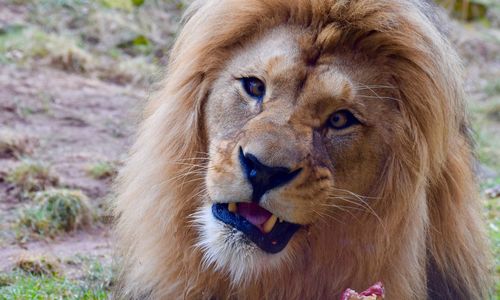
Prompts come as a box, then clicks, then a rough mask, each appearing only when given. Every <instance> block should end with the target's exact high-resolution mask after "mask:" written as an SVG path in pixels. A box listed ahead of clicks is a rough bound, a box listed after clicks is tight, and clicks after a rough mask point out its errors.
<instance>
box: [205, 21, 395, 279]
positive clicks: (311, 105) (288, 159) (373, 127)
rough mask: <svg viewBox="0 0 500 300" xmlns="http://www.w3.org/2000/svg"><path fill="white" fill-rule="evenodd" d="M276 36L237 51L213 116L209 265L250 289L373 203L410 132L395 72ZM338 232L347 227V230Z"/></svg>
mask: <svg viewBox="0 0 500 300" xmlns="http://www.w3.org/2000/svg"><path fill="white" fill-rule="evenodd" d="M311 41H312V36H311V35H310V34H309V33H308V32H305V31H303V30H299V29H294V28H284V27H280V28H275V29H273V30H271V31H269V32H267V33H265V34H263V35H260V36H256V37H255V38H254V39H252V40H251V41H249V42H248V43H246V44H244V45H241V46H238V47H236V48H235V49H234V50H233V52H232V57H231V59H230V60H229V61H228V63H227V65H226V66H225V67H224V68H223V71H222V72H220V74H219V76H218V78H217V80H216V81H215V83H214V85H213V86H212V88H211V90H210V96H209V97H208V101H207V104H206V106H205V111H204V112H205V116H206V117H205V127H206V131H207V135H208V141H209V144H208V149H209V163H208V167H207V173H206V187H207V191H208V199H207V201H206V205H205V206H204V207H203V208H201V210H200V211H199V213H198V214H197V218H198V221H199V223H200V224H201V225H200V233H201V234H200V242H199V245H201V246H202V247H203V248H204V252H205V256H206V259H207V260H208V261H209V262H210V263H214V264H215V265H216V266H218V267H220V268H226V269H227V270H229V271H230V273H231V274H232V276H233V279H234V280H241V279H246V278H248V277H249V275H250V274H258V273H259V272H261V271H264V270H266V269H272V268H273V267H274V266H276V264H278V263H280V262H281V261H283V260H285V259H287V258H289V257H291V256H294V257H295V256H297V255H301V253H300V251H294V249H299V248H300V247H301V245H304V244H306V243H309V246H311V247H314V245H311V243H314V241H313V242H311V240H308V238H307V235H308V234H309V235H310V234H311V232H312V233H314V232H322V231H326V230H329V229H328V228H329V226H334V225H335V224H336V223H335V222H336V219H337V220H338V219H342V216H345V215H348V214H349V211H350V209H358V210H369V209H370V203H369V202H370V201H374V199H373V198H371V197H370V195H374V194H375V190H376V189H377V179H379V178H380V177H381V175H382V173H383V172H384V165H385V162H386V161H387V160H388V159H390V153H391V149H390V146H389V145H391V144H397V141H393V140H391V139H394V138H395V136H397V134H396V132H397V131H398V130H400V129H399V128H401V127H402V126H400V122H401V119H400V113H399V110H398V104H397V98H398V95H397V94H396V93H397V90H396V89H395V88H394V87H393V84H391V78H390V75H387V74H390V72H389V71H388V70H387V69H386V66H385V65H384V61H383V60H382V59H378V58H377V57H369V56H367V55H364V54H363V53H357V52H356V51H352V50H351V51H347V50H346V49H332V50H331V51H328V52H325V51H322V54H321V55H319V54H318V53H319V52H318V51H316V50H315V49H313V48H312V47H311V46H310V45H311V44H312V43H311ZM337 224H338V223H337Z"/></svg>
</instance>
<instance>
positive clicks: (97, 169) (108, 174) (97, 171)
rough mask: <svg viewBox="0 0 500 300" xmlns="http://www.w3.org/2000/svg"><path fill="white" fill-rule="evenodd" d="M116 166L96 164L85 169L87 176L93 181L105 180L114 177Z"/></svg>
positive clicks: (106, 163)
mask: <svg viewBox="0 0 500 300" xmlns="http://www.w3.org/2000/svg"><path fill="white" fill-rule="evenodd" d="M116 173H117V170H116V166H115V165H114V164H112V163H110V162H97V163H95V164H92V165H90V166H89V167H88V168H87V174H88V175H89V176H90V177H92V178H94V179H99V180H101V179H107V178H113V177H115V176H116Z"/></svg>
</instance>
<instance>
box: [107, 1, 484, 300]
mask: <svg viewBox="0 0 500 300" xmlns="http://www.w3.org/2000/svg"><path fill="white" fill-rule="evenodd" d="M426 9H427V10H431V9H432V8H429V7H425V5H424V4H418V3H416V2H412V1H396V0H394V1H393V0H384V1H380V0H358V1H340V0H339V1H333V0H328V1H325V0H308V1H306V0H297V1H289V0H245V1H237V0H209V1H196V2H195V3H194V4H193V5H192V6H191V8H190V9H189V10H188V12H187V15H186V19H185V25H184V28H183V30H182V31H181V33H180V35H179V37H178V40H177V43H176V44H175V47H174V49H173V51H172V54H171V61H170V64H169V70H168V74H167V77H166V80H165V82H164V88H163V89H162V90H161V91H160V92H159V93H158V94H157V95H156V97H155V98H154V99H153V100H152V101H151V103H150V104H149V105H148V107H147V109H146V111H145V115H144V121H143V123H142V125H141V128H140V131H139V135H138V139H137V142H136V143H135V146H134V147H133V150H132V154H131V157H130V160H129V161H128V162H127V165H126V167H125V168H124V170H123V171H122V173H121V177H120V183H119V197H118V199H117V200H116V203H115V212H116V215H117V217H118V221H117V224H116V232H117V237H118V245H119V250H120V252H119V254H120V256H121V257H122V259H123V262H122V273H121V276H120V282H119V288H118V289H117V291H116V297H117V298H135V299H147V298H151V299H178V298H188V299H213V298H216V299H227V298H237V299H338V298H339V295H340V293H341V292H342V291H343V290H344V289H346V288H348V287H350V288H354V289H358V290H362V289H364V288H366V287H367V286H369V285H371V284H373V283H374V282H376V281H379V280H380V281H382V282H383V283H384V285H385V287H386V292H387V298H388V299H425V298H426V297H427V294H428V291H427V282H426V281H427V267H428V265H429V264H430V262H433V264H434V265H435V268H436V269H437V272H440V273H442V274H445V277H446V281H447V282H448V283H449V284H450V285H451V286H454V287H458V288H459V293H460V294H459V295H460V296H462V297H467V299H484V298H485V297H486V295H487V288H488V285H489V283H490V281H489V274H488V256H489V255H488V250H487V246H486V242H485V235H484V232H483V224H482V222H481V218H480V208H479V201H478V199H477V192H476V185H475V182H474V178H473V172H472V169H473V166H472V165H473V156H472V153H471V145H470V143H469V141H468V137H467V136H466V130H467V120H466V116H465V112H464V104H463V98H464V95H463V91H462V87H461V85H462V83H461V75H460V74H461V69H460V65H459V63H458V59H457V57H456V54H455V52H454V51H453V49H452V48H451V46H450V45H449V44H448V42H447V41H446V39H445V38H444V36H443V35H442V34H441V33H439V32H438V30H436V27H435V26H434V25H433V24H432V23H431V20H430V19H429V17H428V16H426V15H425V14H424V12H423V11H425V10H426ZM238 72H239V73H241V74H235V73H238ZM233 75H244V76H257V75H258V76H260V77H264V78H266V84H267V86H268V88H269V89H270V90H268V93H269V94H270V95H271V96H270V98H269V99H267V100H265V101H264V104H263V106H262V107H258V106H257V105H256V104H255V103H253V102H251V101H248V99H245V98H244V96H243V94H242V93H241V91H239V90H238V88H239V87H238V85H237V81H235V80H233V79H232V76H233ZM342 108H349V109H352V110H355V111H357V112H359V115H360V118H361V119H363V120H362V121H363V122H364V124H365V125H364V126H356V127H355V128H353V129H349V131H348V132H347V133H346V134H342V135H339V134H338V133H335V132H332V131H330V130H327V129H324V127H322V126H323V124H324V123H325V121H326V119H327V118H328V116H329V115H330V114H331V113H332V112H334V111H335V110H338V109H342ZM239 146H241V147H244V148H245V151H250V152H252V153H255V154H257V156H258V157H259V159H262V160H263V161H264V162H265V163H266V164H269V165H274V166H286V167H289V168H291V169H294V168H298V167H300V168H303V171H302V172H301V174H300V176H299V177H298V178H296V179H294V181H292V182H291V183H290V184H289V185H287V186H284V187H282V188H280V189H277V190H273V191H271V192H269V193H268V194H266V196H265V197H264V198H263V200H262V204H261V205H263V206H264V207H265V208H267V209H269V210H270V211H272V212H273V213H275V214H276V215H278V216H280V217H283V218H284V219H286V220H287V221H291V222H294V223H299V224H303V225H304V226H303V228H302V229H300V230H299V232H297V233H296V235H295V236H294V237H293V238H292V240H291V242H290V244H289V245H288V246H287V248H285V249H284V250H283V251H282V252H281V253H279V254H275V255H270V254H264V253H260V252H259V251H260V250H259V249H257V248H255V247H252V246H244V245H243V244H241V245H240V244H238V245H237V246H235V247H238V248H234V250H235V251H236V252H235V254H236V256H234V257H232V256H231V255H232V253H228V254H227V255H226V253H223V254H221V253H215V254H214V253H211V252H210V251H211V249H210V247H212V246H211V244H210V243H222V242H223V241H222V240H224V239H225V237H228V236H229V233H228V232H226V231H225V230H226V228H225V227H223V226H222V225H218V224H216V223H213V224H212V223H211V224H212V225H210V226H213V228H211V229H207V228H208V227H209V225H207V223H204V221H203V218H204V217H205V216H204V214H205V213H206V212H207V210H206V207H207V206H208V205H209V204H210V203H213V202H215V201H217V202H228V201H245V200H246V198H247V197H248V195H249V193H250V192H251V189H250V187H249V185H248V183H246V182H245V180H244V179H243V177H242V175H241V170H240V168H239V165H238V159H237V149H238V147H239ZM209 217H210V216H208V217H207V218H209ZM214 226H215V227H214ZM210 230H211V231H210ZM207 232H208V233H213V232H216V234H218V235H220V239H218V240H214V241H212V242H207V239H211V238H213V239H217V237H214V236H207ZM221 239H222V240H221ZM235 241H239V240H235ZM231 249H233V248H231ZM240 253H241V254H244V255H243V258H241V257H237V255H238V254H240ZM210 255H212V256H214V257H209V256H210ZM217 255H226V257H220V256H219V257H217ZM230 256H231V257H230ZM226 260H227V261H226Z"/></svg>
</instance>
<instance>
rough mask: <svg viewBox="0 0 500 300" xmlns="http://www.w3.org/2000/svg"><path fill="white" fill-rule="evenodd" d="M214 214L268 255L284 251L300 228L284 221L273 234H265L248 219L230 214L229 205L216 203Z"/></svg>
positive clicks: (275, 227)
mask: <svg viewBox="0 0 500 300" xmlns="http://www.w3.org/2000/svg"><path fill="white" fill-rule="evenodd" d="M212 213H213V215H214V217H215V218H216V219H218V220H220V221H222V222H224V223H225V224H227V225H230V226H232V227H234V228H236V229H238V230H239V231H241V232H243V233H244V234H245V235H246V237H247V238H248V239H249V240H251V241H252V242H254V243H255V244H256V245H257V246H258V247H259V248H260V249H262V250H264V251H265V252H267V253H273V254H274V253H278V252H280V251H281V250H283V249H284V248H285V247H286V245H287V244H288V242H289V241H290V239H291V238H292V236H293V235H294V233H295V232H297V230H298V229H299V228H300V225H298V224H294V223H290V222H287V221H283V222H277V223H276V225H274V228H273V230H271V232H269V233H267V234H264V233H262V232H261V231H260V229H259V228H257V227H256V226H255V225H253V224H252V223H250V222H248V220H247V219H245V218H243V217H242V216H240V215H238V214H235V213H232V212H230V211H229V210H228V204H227V203H215V204H214V205H212Z"/></svg>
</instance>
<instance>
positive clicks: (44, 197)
mask: <svg viewBox="0 0 500 300" xmlns="http://www.w3.org/2000/svg"><path fill="white" fill-rule="evenodd" d="M33 201H34V205H30V206H28V207H26V208H24V209H23V210H22V212H21V215H20V218H19V220H18V223H17V228H18V239H21V240H23V239H26V238H28V237H29V236H30V233H34V234H35V235H38V236H43V237H47V236H48V237H54V236H55V235H57V234H59V233H61V232H70V231H73V230H76V229H79V228H84V227H86V226H89V225H90V224H91V221H92V211H91V207H90V205H89V203H88V199H87V197H86V196H85V195H84V194H83V193H82V192H81V191H72V190H65V189H52V190H47V191H42V192H37V193H36V194H34V197H33Z"/></svg>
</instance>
